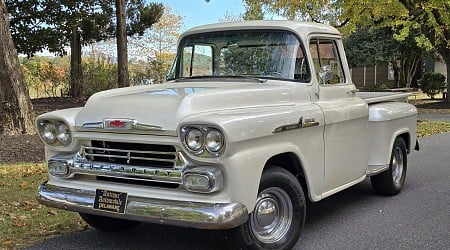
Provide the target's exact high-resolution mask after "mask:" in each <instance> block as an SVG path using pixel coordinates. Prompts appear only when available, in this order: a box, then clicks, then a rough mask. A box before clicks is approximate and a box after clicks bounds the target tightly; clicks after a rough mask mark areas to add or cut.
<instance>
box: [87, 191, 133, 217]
mask: <svg viewBox="0 0 450 250" xmlns="http://www.w3.org/2000/svg"><path fill="white" fill-rule="evenodd" d="M127 199H128V194H127V193H123V192H116V191H110V190H103V189H97V190H96V191H95V200H94V209H98V210H102V211H107V212H112V213H118V214H124V213H125V208H126V205H127Z"/></svg>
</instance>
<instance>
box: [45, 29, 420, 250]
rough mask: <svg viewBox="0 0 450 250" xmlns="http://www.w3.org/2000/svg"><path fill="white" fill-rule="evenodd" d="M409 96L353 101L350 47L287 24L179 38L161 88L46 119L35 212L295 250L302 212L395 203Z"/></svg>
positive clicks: (97, 100)
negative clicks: (335, 204)
mask: <svg viewBox="0 0 450 250" xmlns="http://www.w3.org/2000/svg"><path fill="white" fill-rule="evenodd" d="M407 96H408V94H405V93H386V92H384V93H378V92H358V90H357V89H356V87H355V85H354V84H353V83H352V78H351V74H350V70H349V68H348V65H347V59H346V56H345V52H344V47H343V43H342V37H341V35H340V33H339V32H338V31H337V30H336V29H335V28H332V27H329V26H326V25H321V24H316V23H302V22H292V21H248V22H235V23H221V24H212V25H205V26H200V27H197V28H193V29H190V30H188V31H186V32H185V33H184V34H182V35H181V37H180V39H179V43H178V49H177V55H176V59H175V61H174V63H173V66H172V69H171V70H170V72H169V74H168V81H167V82H166V83H164V84H154V85H142V86H134V87H128V88H120V89H113V90H107V91H103V92H99V93H96V94H94V95H93V96H91V97H90V98H89V100H88V101H87V103H86V104H85V106H84V107H80V108H72V109H66V110H58V111H53V112H50V113H46V114H43V115H40V116H39V117H38V118H37V122H36V124H37V128H38V131H39V135H40V137H41V138H42V140H43V141H44V142H45V155H46V162H47V165H48V173H49V177H48V181H46V182H44V183H43V184H41V185H40V186H39V192H38V196H37V199H38V201H39V202H40V203H42V204H44V205H48V206H51V207H56V208H61V209H65V210H70V211H75V212H78V213H79V214H80V215H81V217H82V218H83V219H84V220H85V221H86V222H87V223H88V224H89V225H91V226H93V227H95V228H97V229H99V230H104V231H119V230H126V229H128V228H131V227H133V226H135V225H136V224H137V223H139V222H147V223H156V224H167V225H174V226H182V227H191V228H202V229H216V230H217V229H220V230H226V233H227V234H228V235H230V241H231V242H233V243H232V245H233V246H234V247H236V248H238V247H241V248H254V249H289V248H292V247H293V246H294V245H295V244H296V242H297V241H298V240H299V237H300V235H301V231H302V228H303V224H304V221H305V215H306V206H307V204H308V203H307V200H309V201H311V202H318V201H320V200H322V199H324V198H326V197H328V196H330V195H333V194H335V193H337V192H339V191H341V190H344V189H346V188H348V187H351V186H353V185H355V184H357V183H360V182H362V181H364V180H365V179H366V178H367V177H370V179H371V183H372V186H373V189H374V191H375V193H377V194H380V195H395V194H397V193H399V192H400V191H401V190H402V188H403V186H404V182H405V176H406V171H407V162H408V161H407V156H408V154H409V153H411V152H412V151H413V150H414V149H417V150H418V142H417V139H416V119H417V110H416V108H415V107H414V106H413V105H411V104H408V102H407Z"/></svg>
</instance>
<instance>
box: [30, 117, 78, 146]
mask: <svg viewBox="0 0 450 250" xmlns="http://www.w3.org/2000/svg"><path fill="white" fill-rule="evenodd" d="M49 127H50V128H51V127H52V129H51V130H49V129H48V128H49ZM37 129H38V134H39V136H40V137H41V139H42V140H43V141H44V142H45V143H46V144H47V145H50V146H54V147H67V146H69V145H70V144H72V131H71V130H70V126H69V125H68V124H67V123H66V122H65V121H62V120H56V119H55V120H53V119H42V120H38V121H37ZM48 133H51V134H52V135H53V137H54V139H49V138H50V137H49V135H48ZM46 134H47V135H46Z"/></svg>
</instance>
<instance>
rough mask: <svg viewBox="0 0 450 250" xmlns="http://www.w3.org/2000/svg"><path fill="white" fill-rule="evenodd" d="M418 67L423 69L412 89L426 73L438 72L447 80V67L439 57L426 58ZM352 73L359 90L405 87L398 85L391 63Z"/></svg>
mask: <svg viewBox="0 0 450 250" xmlns="http://www.w3.org/2000/svg"><path fill="white" fill-rule="evenodd" d="M418 67H421V69H417V71H416V74H415V75H414V78H413V80H412V83H411V86H412V87H417V81H418V80H420V78H422V75H423V73H424V72H429V71H432V72H438V73H441V74H443V75H444V76H445V77H446V79H447V66H446V64H445V63H444V61H443V60H442V58H441V57H440V56H439V55H437V56H435V57H434V58H424V59H423V60H422V63H420V64H419V65H418ZM350 73H351V75H352V80H353V83H354V84H355V85H356V87H357V88H359V89H363V90H371V89H373V88H374V87H375V85H376V84H385V85H386V86H387V87H388V88H400V87H403V86H399V85H398V83H397V81H396V77H395V74H396V73H395V70H394V68H393V67H392V65H391V64H390V63H381V64H377V65H373V66H367V67H355V68H351V69H350Z"/></svg>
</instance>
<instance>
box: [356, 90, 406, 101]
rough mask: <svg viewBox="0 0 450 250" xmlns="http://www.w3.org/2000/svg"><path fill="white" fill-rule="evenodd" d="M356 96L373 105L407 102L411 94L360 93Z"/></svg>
mask: <svg viewBox="0 0 450 250" xmlns="http://www.w3.org/2000/svg"><path fill="white" fill-rule="evenodd" d="M356 95H357V96H358V97H359V98H361V99H363V100H364V101H366V102H367V103H368V104H371V103H379V102H387V101H391V102H392V101H397V102H407V101H408V96H410V95H411V94H410V93H403V92H358V93H356Z"/></svg>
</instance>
